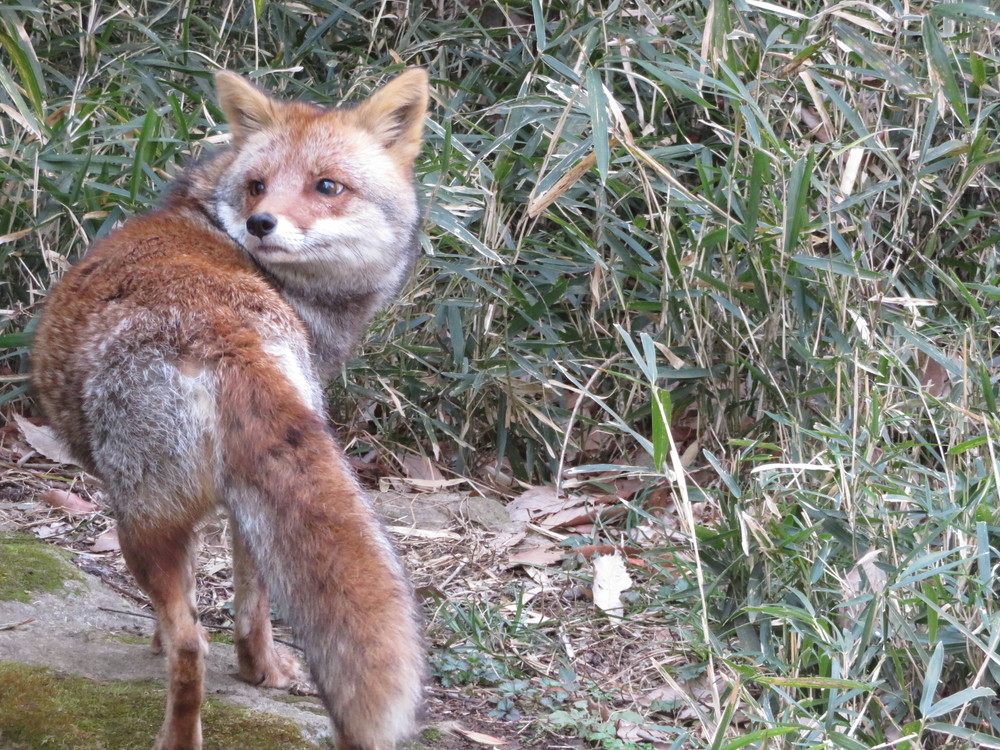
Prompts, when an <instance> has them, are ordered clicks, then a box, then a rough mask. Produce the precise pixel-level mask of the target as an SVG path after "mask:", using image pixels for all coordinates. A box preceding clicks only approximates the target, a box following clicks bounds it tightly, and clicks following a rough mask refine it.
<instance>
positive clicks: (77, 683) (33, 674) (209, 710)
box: [0, 663, 319, 750]
mask: <svg viewBox="0 0 1000 750" xmlns="http://www.w3.org/2000/svg"><path fill="white" fill-rule="evenodd" d="M166 702H167V696H166V690H165V689H164V688H163V687H162V686H159V685H156V684H154V683H149V682H119V683H113V684H101V683H98V682H95V681H93V680H88V679H86V678H83V677H67V676H63V675H59V674H57V673H55V672H53V671H51V670H48V669H41V668H37V667H30V666H26V665H23V664H11V663H7V664H0V739H2V741H3V747H4V748H5V750H8V749H9V750H29V749H31V748H46V750H112V749H113V750H133V749H135V750H148V748H149V747H151V746H152V744H153V740H154V738H155V737H156V733H157V731H158V730H159V728H160V724H161V723H162V722H163V712H164V709H165V707H166ZM202 730H203V733H204V743H205V744H204V750H273V748H282V749H283V750H284V749H285V748H287V749H288V750H317V748H319V746H318V745H315V744H313V743H311V742H307V741H306V740H304V739H302V735H301V732H300V731H299V729H298V727H296V726H295V724H294V723H292V722H291V721H288V720H287V719H281V718H278V717H274V716H270V715H267V714H261V713H252V712H250V711H248V710H246V709H244V708H240V707H237V706H232V705H230V704H228V703H224V702H222V701H220V700H217V699H214V698H212V697H210V696H209V697H206V699H205V702H204V705H203V707H202Z"/></svg>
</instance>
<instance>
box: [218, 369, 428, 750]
mask: <svg viewBox="0 0 1000 750" xmlns="http://www.w3.org/2000/svg"><path fill="white" fill-rule="evenodd" d="M228 359H229V361H228V362H226V363H224V364H222V365H221V366H220V368H221V371H220V372H219V376H220V377H219V381H218V385H219V391H218V402H217V403H218V404H223V405H225V408H222V409H218V410H217V414H219V419H220V420H221V422H222V424H221V425H220V428H221V429H220V438H221V445H220V448H221V451H220V453H221V461H220V463H221V470H222V472H223V476H222V477H221V480H222V481H221V484H222V486H223V487H225V488H226V489H225V493H226V495H227V497H226V504H227V505H228V507H229V510H230V513H231V516H232V518H233V521H234V523H235V524H237V526H238V528H239V533H240V534H242V536H243V539H244V540H245V543H246V545H247V547H248V549H249V552H250V554H251V555H252V557H253V558H254V560H255V562H256V563H257V566H258V567H259V568H260V570H261V572H262V575H263V578H264V580H265V582H266V584H267V587H268V592H269V594H270V595H271V598H272V600H273V601H274V603H275V604H276V605H277V606H278V608H279V610H280V611H281V612H282V613H283V614H284V615H285V617H286V618H287V620H288V622H289V624H290V625H291V626H292V628H293V630H294V631H295V633H296V635H297V637H298V639H299V641H300V642H301V644H302V645H303V647H304V650H305V655H306V661H307V663H308V665H309V668H310V672H311V674H312V677H313V680H314V681H315V683H316V687H317V690H318V692H319V694H320V697H321V698H322V700H323V702H324V703H325V705H326V708H327V710H328V711H329V712H330V715H331V717H332V719H333V726H334V732H335V735H336V736H335V739H336V740H337V747H338V748H343V749H344V750H346V749H348V748H350V749H352V750H354V749H356V750H385V749H387V748H392V747H394V746H395V744H396V742H397V741H399V740H400V739H402V738H404V737H405V736H407V735H408V734H409V733H410V732H411V731H412V729H413V726H414V723H415V721H416V714H417V712H418V710H419V705H420V702H421V697H422V692H423V687H422V682H423V678H424V668H425V667H424V656H423V653H424V649H423V644H422V639H421V635H420V630H421V628H420V618H419V616H418V613H417V607H416V603H415V600H414V596H413V592H412V590H411V587H410V584H409V582H408V579H407V576H406V574H405V571H404V570H403V566H402V564H401V562H400V560H399V558H398V557H397V555H396V553H395V551H394V550H393V547H392V545H391V543H390V541H389V539H388V538H387V536H386V533H385V531H384V530H383V528H382V526H381V524H380V523H379V521H378V519H377V518H376V517H375V514H374V512H373V511H372V509H371V508H370V507H369V505H368V502H367V499H366V498H365V495H364V493H363V492H362V491H361V489H360V488H359V486H358V485H357V483H356V481H355V479H354V477H353V475H352V473H351V471H350V470H349V469H348V467H347V465H346V463H345V461H344V458H343V455H342V453H341V451H340V449H339V447H338V446H337V444H336V442H335V441H334V439H333V438H332V436H331V435H330V433H329V431H328V429H327V426H326V423H325V420H324V418H323V416H322V414H321V413H319V412H317V410H316V409H314V408H313V407H312V406H311V405H310V403H309V399H307V398H306V397H305V396H304V395H303V393H302V390H301V389H300V388H299V387H297V385H296V382H297V381H296V378H295V377H289V376H288V374H287V372H285V371H283V368H282V367H281V366H280V365H278V364H275V365H274V366H264V367H261V366H260V364H259V360H257V361H255V362H251V361H250V360H246V361H244V362H241V361H240V359H241V358H240V357H239V356H238V355H237V356H234V357H232V358H228ZM286 361H287V360H286Z"/></svg>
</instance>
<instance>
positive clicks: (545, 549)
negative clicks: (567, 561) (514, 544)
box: [507, 544, 563, 568]
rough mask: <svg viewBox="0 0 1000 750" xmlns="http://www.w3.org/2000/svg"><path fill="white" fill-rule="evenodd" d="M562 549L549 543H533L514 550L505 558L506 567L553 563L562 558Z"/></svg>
mask: <svg viewBox="0 0 1000 750" xmlns="http://www.w3.org/2000/svg"><path fill="white" fill-rule="evenodd" d="M562 557H563V553H562V550H560V549H557V548H556V547H554V546H552V545H551V544H547V545H535V546H532V547H523V548H521V549H517V550H514V551H513V552H512V553H511V555H510V557H509V558H507V567H508V568H513V567H514V566H515V565H553V564H555V563H557V562H559V561H560V560H562Z"/></svg>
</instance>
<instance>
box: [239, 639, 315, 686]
mask: <svg viewBox="0 0 1000 750" xmlns="http://www.w3.org/2000/svg"><path fill="white" fill-rule="evenodd" d="M239 661H240V678H241V679H243V680H246V681H247V682H249V683H250V684H251V685H258V686H259V687H269V688H292V689H294V688H295V686H296V685H298V684H299V683H300V682H302V681H304V679H305V675H304V674H303V672H302V667H301V666H299V660H298V659H296V658H295V656H294V655H293V654H292V653H291V651H289V650H288V649H286V648H282V647H281V646H271V647H270V648H268V649H265V650H264V653H263V654H257V655H255V656H250V655H246V654H242V655H241V656H240V660H239Z"/></svg>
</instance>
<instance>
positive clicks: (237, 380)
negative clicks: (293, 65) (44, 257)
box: [31, 68, 429, 750]
mask: <svg viewBox="0 0 1000 750" xmlns="http://www.w3.org/2000/svg"><path fill="white" fill-rule="evenodd" d="M215 86H216V93H217V97H218V103H219V106H220V109H221V111H222V112H223V114H224V115H225V117H226V120H227V121H228V123H229V127H230V130H231V134H232V138H231V145H229V146H228V147H226V148H223V149H220V150H219V151H218V152H217V153H215V154H214V155H211V156H209V157H208V158H207V159H205V160H203V161H200V162H194V163H193V164H191V165H190V166H188V167H187V168H186V169H184V170H182V171H181V173H180V174H179V175H178V176H177V177H176V178H175V180H174V181H173V184H172V187H171V188H170V189H169V190H168V192H167V193H166V195H165V197H164V199H163V201H162V203H161V204H160V205H159V206H158V207H157V208H155V209H154V210H152V211H151V212H149V213H147V214H145V215H140V216H136V217H134V218H131V219H129V220H127V221H125V222H124V223H123V224H122V225H121V226H119V227H118V228H116V229H115V230H113V231H112V232H111V233H110V234H108V235H107V236H106V237H104V238H102V239H100V240H98V241H97V242H96V243H94V244H93V245H92V246H91V247H90V249H89V250H88V251H87V252H86V254H85V255H84V256H83V257H82V259H81V260H80V261H78V262H77V263H76V264H75V265H73V266H72V267H71V268H70V269H69V270H68V271H67V272H66V274H65V275H64V276H63V278H62V279H61V280H60V281H58V282H57V283H56V284H55V285H54V287H53V288H52V289H51V291H50V292H49V294H48V296H47V299H46V300H45V302H44V306H43V310H42V314H41V316H40V319H39V322H38V325H37V328H36V332H35V339H34V344H33V348H32V352H31V382H32V385H33V388H34V392H35V394H36V397H37V402H38V404H39V407H40V409H41V411H42V413H43V414H44V415H45V416H46V417H47V419H48V421H49V423H50V424H51V426H52V428H53V429H54V431H55V432H56V433H57V434H58V435H59V436H60V437H61V438H62V439H63V440H64V441H65V443H66V444H67V447H68V448H69V449H70V451H71V452H72V453H73V454H74V456H75V457H76V458H77V459H78V460H79V461H80V463H81V465H82V466H84V467H85V468H86V469H88V470H89V471H91V472H92V473H93V474H95V475H96V476H98V477H99V478H100V479H101V480H102V482H103V485H104V488H105V491H106V495H107V498H108V502H109V505H110V507H111V509H112V511H113V513H114V516H115V518H116V521H117V525H118V533H119V540H120V545H121V550H122V553H123V556H124V559H125V562H126V564H127V566H128V568H129V570H130V571H131V573H132V575H133V576H134V577H135V579H136V582H137V583H138V585H139V586H140V587H141V588H142V590H143V591H144V592H145V593H146V595H147V596H148V597H149V600H150V602H151V604H152V606H153V609H154V611H155V614H156V622H157V625H156V632H155V634H154V637H153V646H154V649H157V648H158V649H161V650H162V651H164V652H165V653H166V661H167V673H168V695H167V705H166V713H165V717H164V720H163V724H162V725H161V727H160V729H159V731H158V733H157V735H156V739H155V744H154V745H153V750H199V748H201V747H202V726H201V702H202V696H203V691H204V677H205V654H206V653H207V649H208V640H207V637H206V633H205V630H204V628H203V626H202V625H201V624H200V622H199V618H198V613H197V609H196V602H195V585H196V582H195V575H194V555H195V554H196V552H197V546H198V538H197V536H198V535H197V528H198V525H199V523H200V522H201V521H202V519H204V518H205V517H206V516H208V515H209V514H210V513H213V512H214V511H215V509H216V508H219V507H221V508H222V509H223V510H224V511H225V512H226V513H227V515H228V517H229V519H230V524H229V526H230V530H231V535H232V543H233V544H232V546H233V583H234V604H235V637H234V641H235V646H236V654H237V661H238V665H239V675H240V677H242V678H243V679H245V680H247V681H249V682H251V683H255V684H258V685H262V686H267V687H288V686H289V685H291V684H292V683H293V682H295V681H296V679H297V677H298V674H299V672H298V662H297V660H296V659H295V658H294V657H292V656H291V654H290V653H289V652H287V651H286V650H285V649H281V648H279V647H278V646H276V644H275V642H274V637H273V634H272V630H271V619H270V605H271V602H272V600H273V602H274V604H275V606H276V608H277V609H278V610H279V611H280V612H281V613H282V614H283V616H284V617H285V619H286V620H287V622H288V623H289V624H290V625H291V627H292V630H293V631H294V633H295V635H296V638H297V640H298V641H299V643H300V644H301V645H302V647H303V651H304V655H305V661H306V663H307V664H308V667H309V672H310V674H311V676H312V680H313V683H314V684H315V689H316V692H317V694H318V695H319V697H320V699H321V700H322V702H323V704H324V706H325V707H326V709H327V711H328V713H329V715H330V718H331V723H332V729H333V739H334V741H335V743H336V746H337V747H338V748H341V749H342V750H391V748H394V747H395V746H396V745H397V743H398V742H400V741H401V740H402V739H404V738H405V737H407V736H408V735H410V734H411V733H412V732H413V730H414V728H415V725H416V722H417V720H418V718H419V713H420V711H421V705H422V700H423V691H424V680H425V673H426V662H425V649H424V644H423V637H422V626H421V618H420V615H419V611H418V605H417V602H416V598H415V594H414V592H413V589H412V585H411V584H410V581H409V578H408V576H407V573H406V571H405V569H404V566H403V564H402V561H401V559H400V557H399V556H398V554H397V553H396V551H395V550H394V548H393V545H392V543H391V541H390V539H389V538H388V536H387V533H386V531H385V530H384V528H383V526H382V524H381V523H380V521H379V520H378V518H377V516H376V514H375V512H374V510H373V509H372V507H371V506H370V504H369V500H368V498H367V496H366V495H365V493H364V492H363V490H362V489H361V487H360V485H359V484H358V482H357V480H356V478H355V476H354V475H353V473H352V472H351V470H350V468H349V466H348V464H347V461H346V458H345V456H344V453H343V450H342V448H341V447H340V445H339V444H338V442H337V441H336V439H335V438H334V436H333V434H332V432H331V430H330V428H329V427H328V424H327V420H326V412H325V406H324V397H323V386H324V383H325V382H326V381H327V380H329V379H331V378H332V377H333V376H334V375H335V374H336V373H337V372H339V371H340V370H341V367H342V365H343V363H344V361H345V359H346V358H347V357H348V356H350V354H351V352H352V351H353V350H354V348H355V346H357V345H358V343H359V340H360V338H361V336H362V335H363V333H364V331H365V329H366V327H367V325H368V324H369V322H370V321H371V319H372V316H374V315H375V314H376V313H377V312H378V311H379V310H380V309H382V308H383V307H384V306H385V305H386V304H388V302H389V301H390V300H391V299H392V298H393V297H394V295H396V294H397V292H398V291H399V289H400V287H401V286H402V284H403V283H404V281H405V280H406V278H407V276H408V275H409V273H410V271H411V269H412V266H413V264H414V260H415V257H416V254H417V247H418V217H419V208H418V199H417V192H416V186H415V176H414V165H415V161H416V158H417V156H418V154H419V151H420V149H421V145H422V141H423V127H424V119H425V115H426V111H427V107H428V100H429V81H428V75H427V73H426V71H425V70H423V69H421V68H408V69H406V70H405V71H403V72H402V73H401V74H399V75H398V76H397V77H395V78H394V79H392V80H391V81H389V82H388V83H387V84H386V85H384V86H383V87H382V88H380V89H378V90H377V91H375V93H374V94H372V95H371V96H370V97H369V98H367V99H365V100H364V101H362V102H361V103H359V104H357V105H355V106H350V105H342V106H338V107H333V108H328V107H322V106H319V105H317V104H313V103H309V102H305V101H297V100H281V99H278V98H276V97H274V96H272V95H271V94H269V93H267V92H265V91H264V90H262V89H260V88H258V87H257V86H256V85H254V84H252V83H251V82H249V81H248V80H246V79H244V78H243V77H241V76H240V75H238V74H236V73H232V72H229V71H220V72H218V73H217V74H216V75H215Z"/></svg>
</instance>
